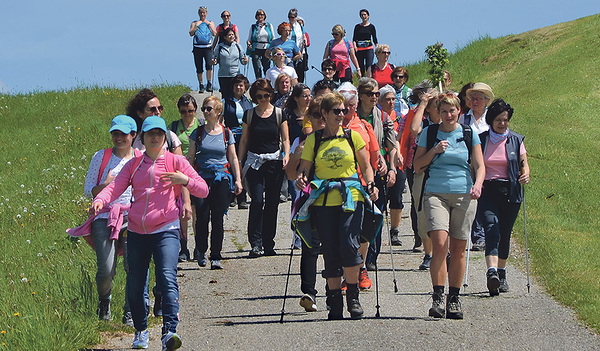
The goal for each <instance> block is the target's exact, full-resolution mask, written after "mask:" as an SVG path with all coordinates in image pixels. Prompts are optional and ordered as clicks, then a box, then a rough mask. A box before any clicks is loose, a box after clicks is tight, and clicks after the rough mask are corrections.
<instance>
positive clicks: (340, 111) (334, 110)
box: [330, 107, 348, 116]
mask: <svg viewBox="0 0 600 351" xmlns="http://www.w3.org/2000/svg"><path fill="white" fill-rule="evenodd" d="M330 111H332V112H333V114H335V115H338V116H339V114H340V113H341V114H344V115H345V114H346V113H348V108H347V107H344V108H332V109H331V110H330Z"/></svg>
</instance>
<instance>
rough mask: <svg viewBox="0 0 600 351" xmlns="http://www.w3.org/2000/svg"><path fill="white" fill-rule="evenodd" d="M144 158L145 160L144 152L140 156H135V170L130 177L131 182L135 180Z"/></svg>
mask: <svg viewBox="0 0 600 351" xmlns="http://www.w3.org/2000/svg"><path fill="white" fill-rule="evenodd" d="M143 160H144V154H141V155H140V156H137V157H136V158H135V161H133V167H132V168H133V171H132V172H131V176H130V177H129V183H131V182H132V181H133V176H134V175H135V173H136V172H137V170H138V168H140V166H141V165H142V161H143Z"/></svg>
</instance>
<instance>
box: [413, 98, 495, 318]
mask: <svg viewBox="0 0 600 351" xmlns="http://www.w3.org/2000/svg"><path fill="white" fill-rule="evenodd" d="M436 108H437V110H438V113H439V114H440V116H441V118H442V123H441V124H439V125H437V124H433V125H430V126H429V127H427V128H425V129H424V130H423V133H421V136H420V137H419V142H418V145H419V146H418V148H417V152H416V154H415V159H414V167H415V172H417V173H421V172H424V171H425V170H426V169H427V172H428V174H429V177H427V176H426V177H425V179H424V180H423V181H424V182H426V183H425V190H424V191H425V193H424V195H423V209H424V211H425V217H426V218H427V226H428V227H427V234H428V235H429V237H430V238H431V241H432V244H433V258H432V260H431V269H430V273H431V282H432V284H433V304H432V306H431V308H430V309H429V316H431V317H435V318H443V317H444V312H445V316H446V318H449V319H462V318H463V312H462V308H461V304H460V300H459V298H458V294H459V292H460V287H461V285H462V282H463V277H464V274H465V249H466V247H467V239H468V238H469V235H470V233H471V225H472V223H473V218H474V217H475V210H476V207H477V203H476V201H474V200H476V199H478V198H479V196H480V195H481V186H482V184H483V179H484V177H485V167H484V165H483V155H482V153H481V144H480V142H479V137H478V136H477V134H475V133H473V132H472V130H471V129H470V128H469V130H463V127H462V126H461V125H460V124H459V123H458V113H459V109H460V102H459V101H458V98H457V97H456V95H454V93H453V92H447V93H444V94H441V95H439V96H438V98H437V100H436ZM432 128H433V129H432ZM469 159H470V162H469ZM471 167H472V168H473V170H474V171H475V182H473V180H472V179H471ZM448 249H450V256H451V259H450V267H449V268H448V269H449V270H450V272H448V271H447V267H446V254H447V253H448ZM446 278H448V285H449V289H448V290H449V291H448V299H447V302H446V306H444V287H445V285H446Z"/></svg>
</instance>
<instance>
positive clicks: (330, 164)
mask: <svg viewBox="0 0 600 351" xmlns="http://www.w3.org/2000/svg"><path fill="white" fill-rule="evenodd" d="M198 13H199V16H200V20H198V21H194V22H193V23H192V26H191V28H190V35H191V36H193V37H194V39H193V42H194V57H195V59H196V65H197V66H196V67H197V69H198V79H199V82H200V90H201V91H202V90H203V89H205V88H206V91H211V90H212V89H213V87H212V85H211V84H210V82H211V77H210V75H211V74H212V68H211V70H210V71H209V70H208V67H209V66H210V67H212V65H213V64H215V63H216V64H219V65H220V68H219V84H220V88H221V93H222V97H223V98H222V99H220V98H217V97H216V96H213V95H211V96H208V97H206V98H205V99H204V100H203V101H202V102H201V104H199V102H197V101H196V100H195V99H194V97H193V96H192V95H190V94H188V93H186V94H183V95H182V96H181V98H180V99H179V100H178V101H177V108H178V110H179V113H180V115H181V118H180V119H177V120H175V121H173V122H172V123H170V124H169V125H167V123H166V121H165V120H164V119H163V118H162V117H161V114H162V111H163V105H161V103H160V101H159V99H158V96H156V94H155V93H154V92H153V91H152V90H150V89H142V90H140V91H139V92H138V93H137V94H136V95H135V96H134V97H133V98H132V99H131V100H130V102H129V104H128V106H127V107H126V109H125V114H123V115H118V116H116V117H114V118H113V120H112V122H111V126H110V128H109V133H110V134H111V136H112V142H113V147H112V148H107V149H103V150H100V151H98V152H97V153H96V154H95V155H94V156H93V157H92V160H91V162H90V166H89V170H88V174H87V177H86V181H85V186H84V191H85V194H86V195H87V196H88V197H90V198H93V202H92V205H91V207H90V209H89V219H88V220H87V221H86V223H84V224H83V225H82V226H80V227H77V228H74V229H69V233H70V234H71V235H73V236H83V237H84V238H85V239H86V240H87V241H88V242H89V243H90V244H91V245H92V246H93V247H94V249H95V252H96V257H97V265H98V267H97V274H96V285H97V290H98V295H99V304H98V317H99V319H101V320H110V319H111V310H110V300H111V287H112V281H113V278H114V276H115V273H116V268H117V256H118V254H119V253H121V252H122V253H123V255H124V264H125V271H126V273H127V284H126V296H125V306H124V308H123V309H124V313H123V323H125V324H127V325H131V326H133V327H134V328H135V330H136V332H135V336H134V341H133V345H132V346H133V348H147V347H148V340H149V334H148V329H147V327H148V320H147V318H148V313H149V312H150V293H149V291H150V288H149V264H150V261H151V260H152V259H153V261H154V264H155V275H156V283H155V286H154V287H153V288H152V290H153V294H154V308H153V312H154V314H155V315H156V316H162V320H163V328H162V345H163V350H175V349H177V348H179V347H180V346H181V344H182V341H181V338H180V336H179V335H178V334H177V333H176V331H177V324H178V321H179V317H178V312H179V290H178V285H177V279H176V276H177V264H178V262H182V261H187V260H189V261H196V262H197V263H198V265H199V266H200V267H206V266H210V269H215V270H218V269H224V268H225V266H224V264H223V257H222V255H221V250H222V246H223V237H224V228H223V217H224V215H225V214H226V212H227V210H228V208H229V207H230V206H235V205H237V206H238V208H239V209H241V210H245V209H249V210H248V224H247V234H248V242H249V245H250V250H249V253H248V255H249V257H252V258H256V257H261V256H274V255H277V252H276V250H275V240H274V239H275V237H276V234H277V230H278V228H277V218H278V216H277V214H278V208H279V204H280V202H281V201H285V200H286V199H287V197H288V196H289V197H291V198H292V199H293V200H294V204H293V206H292V210H293V212H292V227H293V228H294V232H295V236H296V240H295V242H294V246H295V247H296V248H298V249H301V263H300V273H301V274H300V275H301V290H302V292H303V294H304V295H303V296H302V298H301V300H300V305H301V306H302V307H303V308H304V309H305V310H306V311H307V312H312V311H317V300H316V297H317V294H318V291H317V290H316V284H317V279H316V277H317V260H318V257H319V255H321V254H322V257H323V260H324V270H323V272H322V276H323V277H324V278H325V280H326V284H325V296H326V301H325V303H326V306H327V309H328V310H329V313H328V319H330V320H336V319H343V318H344V312H343V310H344V301H343V294H345V295H346V308H347V311H348V312H349V314H350V317H351V318H353V319H358V318H361V317H362V316H363V309H362V307H361V304H360V300H359V292H360V291H365V290H369V289H371V286H372V283H371V280H370V279H369V275H368V271H374V270H377V269H378V265H377V260H378V254H379V252H380V250H381V245H382V236H383V233H382V232H383V229H382V228H383V226H382V222H383V215H382V213H385V215H386V217H387V216H388V214H389V221H390V227H389V233H385V235H386V238H389V242H390V245H394V246H399V245H402V244H403V243H402V241H401V240H400V237H399V229H398V227H399V225H400V220H401V218H402V210H403V207H404V205H403V201H402V195H403V193H404V192H406V191H409V192H410V194H411V206H410V207H411V208H410V212H411V216H410V217H411V221H412V229H413V237H414V246H413V251H414V252H424V256H423V261H422V263H421V265H420V266H419V269H421V270H427V269H429V270H430V275H431V283H432V287H433V294H432V300H433V302H432V306H431V308H430V309H429V311H428V315H429V316H431V317H434V318H444V317H445V318H449V319H462V318H463V312H462V308H461V303H460V299H459V292H460V287H461V285H462V282H463V277H464V274H465V251H466V250H467V249H468V247H467V245H468V242H469V241H471V240H472V241H473V246H472V247H471V249H472V250H481V249H483V250H485V259H486V264H487V267H488V270H487V272H486V282H487V287H488V290H489V293H490V295H492V296H494V295H498V294H499V293H501V292H507V291H508V290H509V286H508V282H507V278H506V260H507V258H508V253H509V248H510V236H511V231H512V227H513V224H514V222H515V220H516V217H517V214H518V212H519V208H520V203H521V201H522V199H523V188H522V185H523V184H526V183H528V182H529V166H528V164H527V157H526V151H525V147H524V144H523V136H522V135H520V134H517V133H515V132H513V131H511V130H510V129H509V123H510V119H511V117H512V115H513V108H512V107H511V106H510V105H509V104H508V103H507V102H505V101H504V100H502V99H495V96H494V93H493V92H492V89H491V87H490V86H489V85H487V84H485V83H481V82H477V83H468V84H466V85H465V86H463V87H462V89H461V90H460V92H459V93H455V92H453V91H451V90H450V89H449V88H448V86H449V85H450V84H451V76H450V73H449V72H446V74H445V80H444V84H443V85H444V88H445V91H443V92H440V91H439V89H437V87H434V86H433V85H432V84H431V82H430V81H428V80H424V81H422V82H420V83H418V84H416V85H415V86H414V87H413V88H412V89H411V88H408V86H407V85H406V84H407V82H408V79H409V74H408V72H407V70H406V69H405V68H403V67H396V66H394V65H392V64H391V63H389V62H388V59H389V55H390V47H389V46H388V45H385V44H381V43H377V37H376V32H375V27H374V26H373V25H372V24H371V23H369V12H368V11H367V10H366V9H362V10H360V12H359V14H360V17H361V20H362V23H359V24H357V27H358V28H355V31H354V39H353V41H352V42H350V41H348V40H347V39H345V38H344V31H343V28H342V27H341V26H340V25H336V26H334V27H333V30H332V34H333V36H334V39H333V40H332V41H331V42H330V43H328V45H327V47H326V50H325V55H324V59H323V62H322V64H321V68H322V74H323V79H322V80H319V81H318V82H316V83H315V84H314V86H313V87H312V88H311V87H309V86H307V85H305V84H304V83H303V80H304V74H303V72H304V71H303V70H304V69H305V67H303V66H302V65H301V64H299V62H298V61H300V60H305V59H306V57H305V56H304V55H305V54H306V50H305V49H306V47H307V46H308V43H309V41H308V35H306V33H305V31H304V29H303V20H301V18H299V17H298V13H297V10H295V9H292V10H290V12H289V20H290V22H289V23H282V24H281V25H279V26H278V33H279V34H280V35H281V38H279V41H278V42H275V41H276V40H278V39H273V28H272V26H271V25H270V24H269V23H268V22H265V18H266V14H265V12H264V11H263V10H258V11H257V12H256V19H257V22H256V24H255V25H252V28H251V29H250V35H249V37H248V42H247V46H248V51H249V53H250V56H251V58H252V61H253V66H254V70H255V74H256V77H257V79H256V80H255V81H254V82H253V83H252V84H250V82H249V80H248V78H247V77H245V76H244V75H242V74H240V73H239V63H247V62H248V59H247V56H246V53H245V52H244V51H245V50H243V49H242V48H241V46H240V45H239V44H234V43H238V42H239V33H238V30H237V27H236V26H235V25H232V24H231V22H230V13H229V12H228V11H224V12H223V13H222V18H223V24H221V25H219V26H218V27H216V28H215V26H214V24H213V23H212V22H208V21H207V20H206V15H207V9H206V8H205V7H200V9H199V11H198ZM204 27H206V28H208V30H209V32H210V34H211V36H212V39H215V37H218V40H217V41H216V42H215V41H213V40H208V42H206V43H205V41H206V40H205V41H202V40H200V38H198V37H200V36H201V35H198V34H197V32H198V31H202V30H203V28H204ZM206 28H205V29H206ZM298 28H299V29H298ZM265 33H266V34H265ZM290 33H291V34H290ZM367 36H369V37H368V38H367ZM298 44H300V45H298ZM232 46H234V48H232ZM355 48H356V49H355ZM213 49H214V52H215V55H214V59H213V55H212V53H213ZM369 50H371V53H370V54H369V52H368V51H369ZM231 55H234V56H236V57H237V59H234V58H233V57H232V56H231ZM373 55H374V56H375V57H376V59H377V61H376V62H375V63H373ZM303 57H304V58H303ZM265 58H269V59H270V60H272V61H273V63H274V65H273V66H272V67H270V63H269V61H268V60H265ZM202 60H206V68H207V78H208V83H207V85H206V87H204V86H203V84H202V79H203V70H202ZM350 62H352V63H353V64H354V66H355V68H356V69H357V71H356V73H355V74H356V75H357V76H358V77H362V78H360V79H359V80H358V84H357V86H355V85H353V84H352V77H353V76H354V74H353V72H352V69H351V67H350V65H349V63H350ZM199 63H200V65H199ZM236 67H237V68H236ZM236 69H237V71H236ZM298 70H301V71H302V74H299V72H298ZM262 74H265V76H266V77H269V79H266V78H261V75H262ZM248 96H249V98H248ZM198 109H200V111H201V112H202V117H203V118H201V119H198V118H197V116H196V114H197V110H198ZM407 184H408V185H407ZM248 197H249V200H248ZM282 197H283V199H282ZM248 201H249V204H248ZM190 220H192V221H193V223H192V224H193V225H192V227H193V228H194V233H195V236H194V238H195V240H194V241H195V242H194V245H195V246H194V250H193V253H192V254H190V252H189V251H188V242H187V238H188V232H187V231H188V225H189V221H190ZM209 224H210V230H209ZM125 233H126V234H125ZM388 234H389V237H388ZM209 238H210V245H209ZM209 249H210V251H209ZM446 285H448V293H447V296H446V295H445V286H446Z"/></svg>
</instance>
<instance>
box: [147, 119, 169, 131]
mask: <svg viewBox="0 0 600 351" xmlns="http://www.w3.org/2000/svg"><path fill="white" fill-rule="evenodd" d="M151 129H160V130H162V131H163V132H165V133H166V132H167V123H166V122H165V120H164V119H162V118H161V117H159V116H150V117H146V119H145V120H144V123H142V132H147V131H149V130H151Z"/></svg>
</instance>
